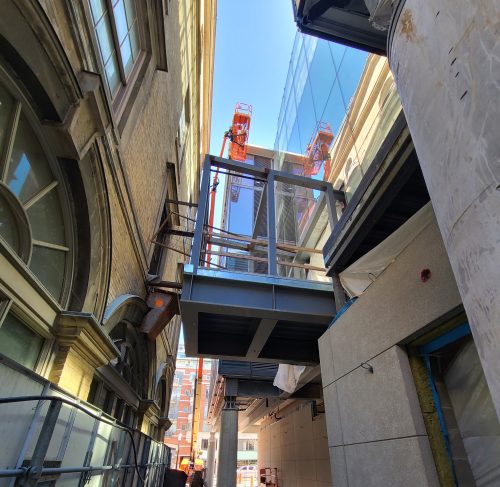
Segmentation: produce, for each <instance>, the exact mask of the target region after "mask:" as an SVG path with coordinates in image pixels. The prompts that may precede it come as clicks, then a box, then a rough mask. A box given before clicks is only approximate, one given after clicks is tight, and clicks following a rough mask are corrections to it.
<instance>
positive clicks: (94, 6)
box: [90, 0, 106, 24]
mask: <svg viewBox="0 0 500 487" xmlns="http://www.w3.org/2000/svg"><path fill="white" fill-rule="evenodd" d="M105 2H106V0H90V8H91V10H92V17H93V18H94V24H97V22H99V19H100V18H101V17H102V14H103V13H104V12H105V11H106V5H105Z"/></svg>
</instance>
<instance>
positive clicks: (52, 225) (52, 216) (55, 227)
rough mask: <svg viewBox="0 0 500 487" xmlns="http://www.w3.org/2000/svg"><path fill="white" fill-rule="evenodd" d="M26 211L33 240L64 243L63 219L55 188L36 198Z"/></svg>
mask: <svg viewBox="0 0 500 487" xmlns="http://www.w3.org/2000/svg"><path fill="white" fill-rule="evenodd" d="M26 213H27V214H28V219H29V222H30V225H31V229H32V232H33V238H34V239H35V240H41V241H43V242H50V243H53V244H59V245H64V243H65V241H66V238H65V235H64V220H63V216H62V211H61V204H60V201H59V197H58V195H57V189H56V188H54V189H52V190H51V191H50V192H49V193H48V194H46V195H45V196H44V197H43V198H41V199H40V200H38V201H37V202H36V203H35V204H34V205H33V206H31V207H30V208H29V209H28V211H27V212H26Z"/></svg>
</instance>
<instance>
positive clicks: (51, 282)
mask: <svg viewBox="0 0 500 487" xmlns="http://www.w3.org/2000/svg"><path fill="white" fill-rule="evenodd" d="M38 125H39V124H38V122H37V119H36V117H35V116H34V115H33V114H32V112H31V110H30V108H29V107H28V106H27V105H26V104H25V103H24V102H22V101H21V97H20V96H18V95H17V93H16V92H15V90H14V89H13V87H12V86H10V85H7V83H4V82H2V80H0V251H2V248H3V249H6V250H7V251H9V250H10V251H11V252H14V253H15V254H17V255H18V256H19V258H20V259H21V260H22V261H23V262H24V263H25V264H26V266H27V267H28V268H29V269H30V271H31V272H32V273H33V274H34V275H35V276H36V278H37V279H38V281H40V283H41V284H42V285H43V286H44V287H45V288H46V289H47V290H48V291H49V292H50V294H51V295H52V296H53V297H54V298H55V299H56V300H57V301H59V302H63V301H65V299H66V298H67V296H68V287H69V285H70V283H71V274H72V267H73V265H72V258H73V252H72V249H73V244H72V231H71V228H72V224H71V211H70V210H69V208H70V205H69V198H68V196H67V194H66V192H65V184H64V181H63V178H62V175H61V172H60V170H59V167H58V164H57V161H56V159H55V158H54V157H53V156H51V155H50V153H49V150H48V148H47V146H46V145H45V144H44V141H43V138H42V137H41V136H40V132H39V127H38Z"/></svg>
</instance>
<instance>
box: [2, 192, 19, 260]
mask: <svg viewBox="0 0 500 487" xmlns="http://www.w3.org/2000/svg"><path fill="white" fill-rule="evenodd" d="M0 235H1V236H2V237H3V238H4V239H5V241H6V242H7V243H8V244H9V245H10V246H11V247H12V249H13V250H14V251H15V252H19V250H20V248H19V243H20V241H19V240H20V239H19V230H18V228H17V225H16V217H15V215H14V213H13V212H12V211H11V209H10V208H9V205H8V203H7V200H6V199H5V198H4V197H3V196H2V195H1V194H0Z"/></svg>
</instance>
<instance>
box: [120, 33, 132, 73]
mask: <svg viewBox="0 0 500 487" xmlns="http://www.w3.org/2000/svg"><path fill="white" fill-rule="evenodd" d="M120 54H121V56H122V61H123V69H124V70H125V75H128V74H129V73H130V71H132V66H133V65H134V60H133V57H132V49H131V48H130V38H129V37H128V36H127V37H126V38H125V40H124V41H123V44H122V45H121V46H120Z"/></svg>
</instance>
